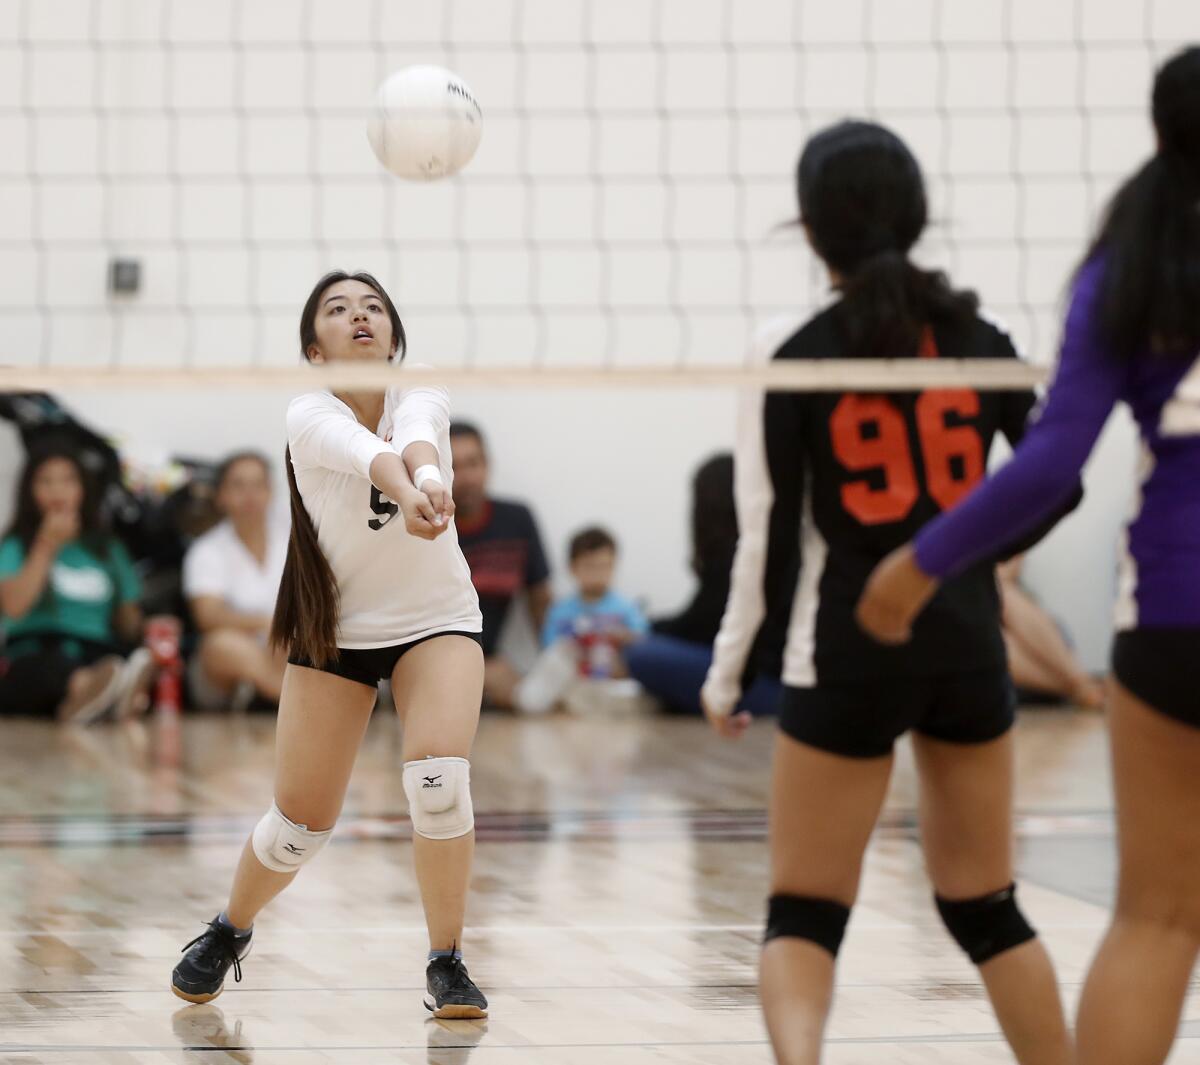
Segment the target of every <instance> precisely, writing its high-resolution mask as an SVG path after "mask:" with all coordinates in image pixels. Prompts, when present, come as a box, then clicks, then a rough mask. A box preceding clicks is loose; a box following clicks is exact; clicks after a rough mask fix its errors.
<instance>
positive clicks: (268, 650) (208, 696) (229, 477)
mask: <svg viewBox="0 0 1200 1065" xmlns="http://www.w3.org/2000/svg"><path fill="white" fill-rule="evenodd" d="M216 505H217V510H218V511H220V514H221V517H222V519H223V520H222V521H221V522H220V524H218V525H217V526H215V527H214V528H212V529H210V530H209V531H208V532H206V533H205V534H204V535H203V536H201V537H199V538H198V539H197V540H196V542H195V543H194V544H192V546H191V547H189V548H188V552H187V555H186V556H185V557H184V560H183V594H184V595H185V596H186V597H187V601H188V607H189V609H190V610H191V612H192V619H193V620H194V621H195V623H196V628H197V629H199V630H200V646H199V647H198V648H197V650H196V653H195V654H194V655H193V656H192V660H191V662H189V663H188V688H189V690H190V695H191V703H192V705H194V706H195V707H197V708H198V709H201V710H221V709H225V708H227V707H229V706H231V705H235V704H237V703H238V702H240V701H241V700H243V699H246V700H247V701H248V699H249V698H252V697H253V696H254V695H255V694H257V695H259V696H261V697H262V698H264V699H268V700H270V701H271V702H273V703H277V702H279V693H280V692H281V691H282V689H283V669H284V666H285V665H287V655H286V654H285V653H284V652H283V651H280V650H278V649H277V648H274V647H271V646H270V645H269V644H268V640H267V637H268V635H269V634H270V630H271V614H272V612H273V611H274V609H275V598H276V596H277V595H278V594H279V582H280V579H281V578H282V577H283V565H284V560H285V558H286V557H287V544H288V532H287V526H286V525H284V524H282V523H280V522H278V521H275V520H273V519H272V517H271V513H270V510H271V471H270V467H269V466H268V464H267V460H266V459H265V458H264V457H263V456H262V455H260V454H258V453H257V452H254V451H239V452H237V453H236V454H233V455H230V456H229V457H228V458H226V459H225V461H224V462H222V463H221V465H220V468H219V469H218V470H217V485H216Z"/></svg>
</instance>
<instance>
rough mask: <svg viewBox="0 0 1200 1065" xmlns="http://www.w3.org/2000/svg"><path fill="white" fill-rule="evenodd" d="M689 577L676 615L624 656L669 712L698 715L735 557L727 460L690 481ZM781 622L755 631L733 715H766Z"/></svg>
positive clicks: (775, 691)
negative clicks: (691, 588)
mask: <svg viewBox="0 0 1200 1065" xmlns="http://www.w3.org/2000/svg"><path fill="white" fill-rule="evenodd" d="M691 525H692V570H693V571H694V572H695V574H696V577H697V578H698V580H699V585H698V587H697V589H696V593H695V595H693V597H692V600H691V602H690V603H689V604H688V605H687V606H686V607H685V608H684V609H683V610H682V611H681V612H680V613H679V614H677V615H675V616H673V617H669V618H662V619H659V620H656V621H654V622H653V623H652V624H651V632H650V634H649V635H648V636H646V637H645V638H644V639H642V640H639V641H638V642H637V643H634V644H632V645H630V646H629V647H627V648H626V649H625V663H626V665H627V666H628V668H629V673H630V676H632V677H633V678H634V679H636V680H637V681H638V683H640V684H641V686H642V687H643V688H644V689H645V690H646V691H647V692H649V693H650V694H651V695H653V696H654V697H656V698H657V699H659V700H660V701H661V702H662V703H663V705H664V707H665V709H667V710H668V711H670V712H672V713H682V714H700V713H701V712H702V711H701V709H700V686H701V685H702V684H703V683H704V678H705V676H707V674H708V667H709V665H710V664H711V662H712V645H713V641H714V640H715V639H716V637H717V632H718V630H719V629H720V627H721V615H722V614H723V613H724V612H725V601H726V600H727V599H728V598H729V575H730V571H731V570H732V569H733V558H734V553H735V552H736V550H737V540H738V528H737V510H736V508H735V507H734V500H733V456H732V455H729V454H727V453H723V454H719V455H714V456H713V457H712V458H710V459H708V460H707V461H706V462H705V463H704V464H703V465H702V466H701V467H700V468H699V470H697V471H696V474H695V477H694V478H693V480H692V522H691ZM786 626H787V619H786V618H778V617H774V616H769V617H768V618H767V620H766V621H765V622H764V623H763V627H762V629H761V630H760V631H759V635H758V640H757V642H756V644H755V648H754V653H753V654H752V655H751V672H750V675H749V676H747V677H746V679H745V685H744V692H745V694H744V696H743V698H742V702H741V704H740V706H741V708H743V709H746V710H749V711H750V712H751V713H752V714H755V715H767V714H774V713H775V712H776V706H777V704H778V701H779V695H780V692H781V690H782V689H781V687H780V682H779V673H780V667H781V660H782V655H783V640H784V635H785V633H786Z"/></svg>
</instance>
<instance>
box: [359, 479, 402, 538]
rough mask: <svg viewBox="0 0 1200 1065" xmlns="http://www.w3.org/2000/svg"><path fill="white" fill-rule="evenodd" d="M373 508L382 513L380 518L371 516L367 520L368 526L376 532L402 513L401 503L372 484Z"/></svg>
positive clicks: (379, 513)
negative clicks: (394, 501)
mask: <svg viewBox="0 0 1200 1065" xmlns="http://www.w3.org/2000/svg"><path fill="white" fill-rule="evenodd" d="M371 509H372V510H373V511H374V512H375V513H376V514H378V515H380V516H379V517H378V518H371V519H370V520H369V521H368V522H367V528H368V529H372V530H374V531H375V532H379V530H380V529H382V528H383V527H384V526H385V525H386V524H387V523H388V522H389V521H391V520H392V519H393V518H394V517H395V516H396V515H397V514H399V513H400V505H399V504H398V503H393V502H392V501H391V500H390V499H388V497H387V496H385V495H384V494H383V493H382V492H381V491H380V490H379V489H378V488H376V487H375V486H374V485H371Z"/></svg>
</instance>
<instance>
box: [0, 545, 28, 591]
mask: <svg viewBox="0 0 1200 1065" xmlns="http://www.w3.org/2000/svg"><path fill="white" fill-rule="evenodd" d="M23 565H25V548H24V547H23V546H22V544H21V541H20V540H18V539H17V538H16V537H15V536H10V537H8V539H6V540H5V541H4V543H2V544H0V581H2V580H4V579H5V578H7V577H12V576H15V575H16V574H18V573H20V572H21V567H22V566H23Z"/></svg>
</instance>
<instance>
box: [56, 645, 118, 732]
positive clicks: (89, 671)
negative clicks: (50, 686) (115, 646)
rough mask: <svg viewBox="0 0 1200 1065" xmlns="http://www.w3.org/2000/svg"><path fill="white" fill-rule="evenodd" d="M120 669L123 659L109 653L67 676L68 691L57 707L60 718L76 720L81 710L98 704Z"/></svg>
mask: <svg viewBox="0 0 1200 1065" xmlns="http://www.w3.org/2000/svg"><path fill="white" fill-rule="evenodd" d="M120 671H121V659H120V658H118V657H116V656H115V655H109V656H108V657H106V658H102V659H100V661H98V662H95V663H93V664H92V665H90V666H80V667H79V668H78V669H76V670H75V671H74V672H72V673H71V676H70V677H68V678H67V693H66V695H65V696H63V700H62V702H60V703H59V704H58V707H57V711H56V713H57V716H58V720H59V721H64V722H71V721H74V720H76V718H77V717H78V716H79V714H80V711H81V710H85V709H89V708H91V707H93V706H94V705H96V702H95V701H96V700H97V699H100V698H101V697H102V696H103V694H104V693H105V692H106V691H108V690H109V689H110V688H111V687H112V685H113V682H114V681H115V680H116V677H117V675H118V674H119V673H120ZM89 719H90V717H89Z"/></svg>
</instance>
